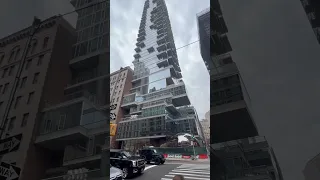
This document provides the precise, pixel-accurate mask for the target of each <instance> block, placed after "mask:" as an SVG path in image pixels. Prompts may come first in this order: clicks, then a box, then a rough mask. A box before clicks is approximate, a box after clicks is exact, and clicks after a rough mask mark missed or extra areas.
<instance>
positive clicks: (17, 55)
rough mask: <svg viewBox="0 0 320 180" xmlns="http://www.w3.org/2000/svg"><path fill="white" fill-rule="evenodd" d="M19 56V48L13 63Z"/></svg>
mask: <svg viewBox="0 0 320 180" xmlns="http://www.w3.org/2000/svg"><path fill="white" fill-rule="evenodd" d="M19 56H20V48H19V49H18V50H17V52H16V55H15V56H14V60H15V61H16V60H18V58H19Z"/></svg>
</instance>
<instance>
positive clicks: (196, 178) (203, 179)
mask: <svg viewBox="0 0 320 180" xmlns="http://www.w3.org/2000/svg"><path fill="white" fill-rule="evenodd" d="M165 176H166V177H172V178H173V177H174V176H175V175H165ZM184 178H185V179H193V180H210V178H198V177H190V176H184Z"/></svg>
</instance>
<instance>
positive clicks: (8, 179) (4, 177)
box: [0, 162, 21, 180]
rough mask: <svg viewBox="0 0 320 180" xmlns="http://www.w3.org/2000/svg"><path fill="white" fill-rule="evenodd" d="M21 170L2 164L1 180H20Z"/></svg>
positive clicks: (0, 170)
mask: <svg viewBox="0 0 320 180" xmlns="http://www.w3.org/2000/svg"><path fill="white" fill-rule="evenodd" d="M20 170H21V169H20V168H18V167H16V166H13V165H11V164H7V163H4V162H0V180H18V179H19V176H20Z"/></svg>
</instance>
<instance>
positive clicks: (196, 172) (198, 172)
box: [172, 170, 210, 174]
mask: <svg viewBox="0 0 320 180" xmlns="http://www.w3.org/2000/svg"><path fill="white" fill-rule="evenodd" d="M172 171H173V172H182V173H195V174H210V172H208V171H206V172H200V171H191V170H190V171H181V170H172Z"/></svg>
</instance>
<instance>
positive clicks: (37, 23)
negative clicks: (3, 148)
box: [0, 17, 41, 139]
mask: <svg viewBox="0 0 320 180" xmlns="http://www.w3.org/2000/svg"><path fill="white" fill-rule="evenodd" d="M40 24H41V20H40V19H39V18H37V17H34V19H33V22H32V26H31V31H30V35H29V38H28V40H27V43H26V46H25V48H24V50H23V53H22V58H21V62H20V63H19V65H18V72H17V74H16V77H15V79H14V81H13V87H12V89H11V91H10V95H9V100H8V103H7V105H6V109H5V113H4V115H3V119H2V123H1V128H0V130H1V133H0V139H4V138H3V137H2V136H3V133H4V132H5V130H6V127H7V124H8V116H9V113H10V110H11V106H12V103H13V101H14V97H15V94H16V92H17V89H18V84H19V79H20V77H21V74H22V70H23V67H24V64H25V61H26V58H27V53H28V49H29V46H30V43H31V41H32V38H33V36H34V34H35V33H36V32H37V30H38V28H39V27H40Z"/></svg>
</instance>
